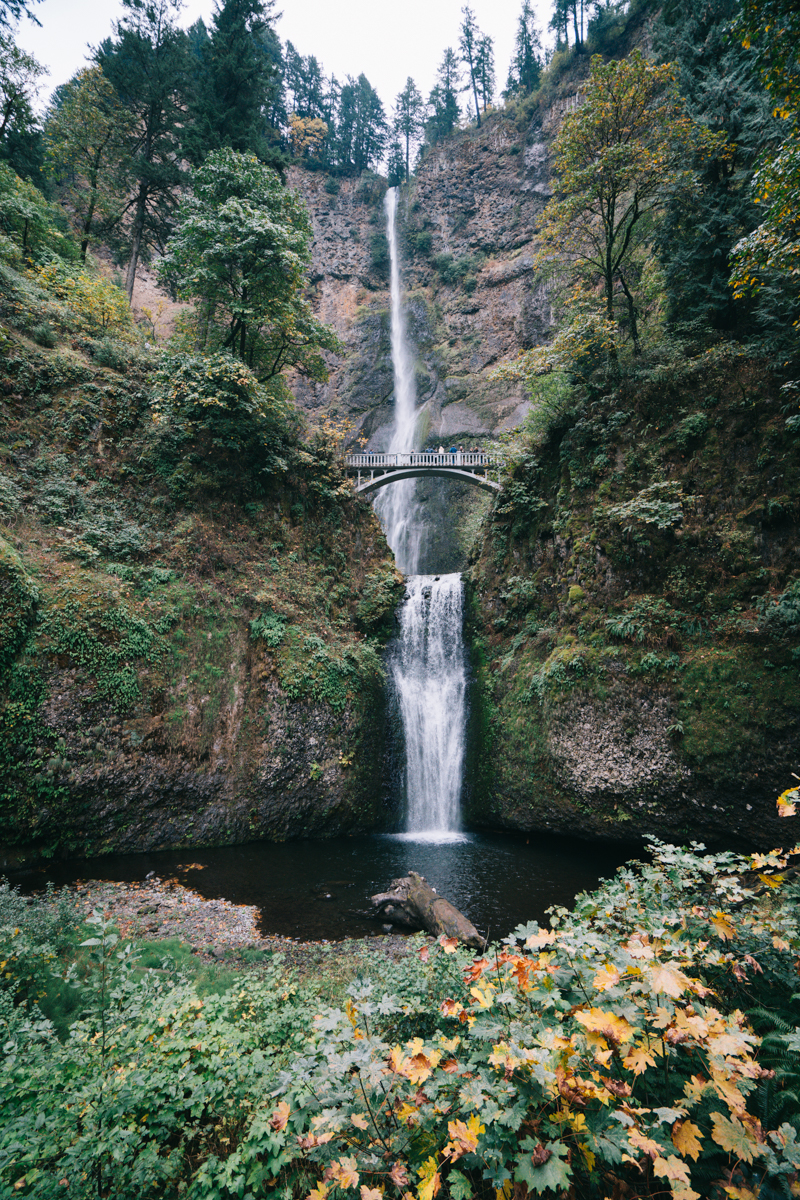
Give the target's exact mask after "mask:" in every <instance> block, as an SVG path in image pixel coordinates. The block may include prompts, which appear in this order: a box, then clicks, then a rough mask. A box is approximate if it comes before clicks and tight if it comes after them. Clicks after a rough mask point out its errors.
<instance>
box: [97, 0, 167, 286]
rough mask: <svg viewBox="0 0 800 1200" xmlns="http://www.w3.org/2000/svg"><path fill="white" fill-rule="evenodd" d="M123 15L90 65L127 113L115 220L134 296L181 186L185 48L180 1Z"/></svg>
mask: <svg viewBox="0 0 800 1200" xmlns="http://www.w3.org/2000/svg"><path fill="white" fill-rule="evenodd" d="M122 4H123V8H124V10H125V15H124V16H123V18H122V20H120V21H118V22H117V23H116V25H115V34H116V37H115V38H114V39H111V38H108V39H106V41H104V42H102V43H101V45H100V46H99V47H98V49H97V50H96V51H95V58H96V61H97V63H98V65H99V66H100V67H101V68H102V70H103V73H104V75H106V77H107V78H108V79H109V80H110V82H111V83H112V85H113V86H114V89H115V91H116V93H117V95H118V96H119V98H120V100H121V102H122V104H123V105H124V107H125V108H126V109H127V110H128V115H129V118H130V134H129V136H128V137H127V138H126V140H125V156H124V160H123V163H122V164H121V166H122V169H123V172H124V175H123V178H122V180H121V185H120V186H121V188H124V190H125V191H126V192H127V194H128V197H129V199H128V201H127V203H126V204H125V206H124V208H123V210H122V213H121V215H120V220H119V222H118V225H117V230H118V233H119V250H120V252H121V253H122V254H125V255H126V256H127V259H128V267H127V271H126V275H125V290H126V291H127V293H128V299H129V300H130V299H132V297H133V288H134V284H135V282H136V272H137V270H138V266H139V262H140V260H141V258H142V257H143V256H145V257H146V256H147V254H148V253H149V251H151V250H153V249H158V250H161V249H163V247H164V245H165V243H166V240H167V237H168V235H169V232H170V230H171V228H172V221H173V217H174V213H175V209H176V206H177V198H178V189H179V187H180V185H181V183H182V182H183V179H184V173H183V170H182V168H181V160H182V158H183V154H184V152H183V146H182V136H183V133H184V129H185V115H184V111H183V96H184V93H185V89H186V76H187V67H188V62H189V60H188V53H187V51H188V44H187V38H186V35H185V34H184V33H183V32H182V31H181V30H180V29H178V27H177V25H176V24H175V18H176V16H177V13H178V11H179V0H153V3H151V4H147V5H144V4H142V3H141V0H122Z"/></svg>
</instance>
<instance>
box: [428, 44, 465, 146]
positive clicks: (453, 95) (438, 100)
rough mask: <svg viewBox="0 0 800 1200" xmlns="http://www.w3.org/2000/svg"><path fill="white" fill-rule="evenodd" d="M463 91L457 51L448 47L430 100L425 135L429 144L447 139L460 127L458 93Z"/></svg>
mask: <svg viewBox="0 0 800 1200" xmlns="http://www.w3.org/2000/svg"><path fill="white" fill-rule="evenodd" d="M460 90H461V72H460V70H459V65H458V59H457V58H456V55H455V51H454V50H453V49H452V48H451V47H450V46H448V47H447V49H446V50H445V52H444V55H443V56H442V61H441V62H440V64H439V69H438V71H437V73H436V83H435V85H434V87H433V88H432V90H431V94H430V96H429V98H428V118H427V122H426V125H425V133H426V136H427V138H428V141H429V142H437V141H438V140H439V138H443V137H447V136H448V134H451V133H452V132H453V130H454V129H455V127H456V125H458V122H459V118H460V117H461V112H460V109H459V106H458V93H459V91H460Z"/></svg>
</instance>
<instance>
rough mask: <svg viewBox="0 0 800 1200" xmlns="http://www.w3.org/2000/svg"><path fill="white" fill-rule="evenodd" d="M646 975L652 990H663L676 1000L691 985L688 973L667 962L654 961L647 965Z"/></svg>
mask: <svg viewBox="0 0 800 1200" xmlns="http://www.w3.org/2000/svg"><path fill="white" fill-rule="evenodd" d="M647 976H648V978H649V980H650V986H651V987H652V989H653V991H654V992H664V993H665V994H666V995H667V996H672V998H673V1000H677V999H678V997H679V996H682V995H683V993H684V992H685V991H686V990H687V988H690V987H691V986H692V980H691V979H689V977H688V975H684V973H683V971H680V970H679V969H678V968H677V967H673V966H670V965H669V963H656V964H655V965H654V966H652V967H648V969H647Z"/></svg>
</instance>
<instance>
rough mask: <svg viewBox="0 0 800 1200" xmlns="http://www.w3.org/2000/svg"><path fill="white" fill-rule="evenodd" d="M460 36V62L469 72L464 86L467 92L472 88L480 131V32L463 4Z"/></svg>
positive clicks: (469, 10)
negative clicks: (467, 80)
mask: <svg viewBox="0 0 800 1200" xmlns="http://www.w3.org/2000/svg"><path fill="white" fill-rule="evenodd" d="M461 13H462V18H463V19H462V21H461V36H460V37H459V40H458V45H459V49H460V50H461V61H462V63H463V64H464V66H465V67H466V68H467V70H468V72H469V82H468V84H467V85H466V89H465V90H468V89H469V88H470V87H471V88H472V97H473V99H474V101H475V120H476V121H477V123H478V128H479V129H480V124H481V106H480V103H479V101H478V54H479V46H480V41H481V36H482V35H481V31H480V29H478V23H477V21H476V20H475V13H474V12H473V11H472V9H471V8H470V7H469V5H467V4H465V5H464V7H463V8H462V10H461Z"/></svg>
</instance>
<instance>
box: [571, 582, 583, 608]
mask: <svg viewBox="0 0 800 1200" xmlns="http://www.w3.org/2000/svg"><path fill="white" fill-rule="evenodd" d="M585 595H586V593H585V592H584V590H583V588H582V587H580V585H579V584H577V583H573V585H572V587H571V588H570V589H569V602H570V604H580V602H581V600H582V599H583V597H584V596H585Z"/></svg>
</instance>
